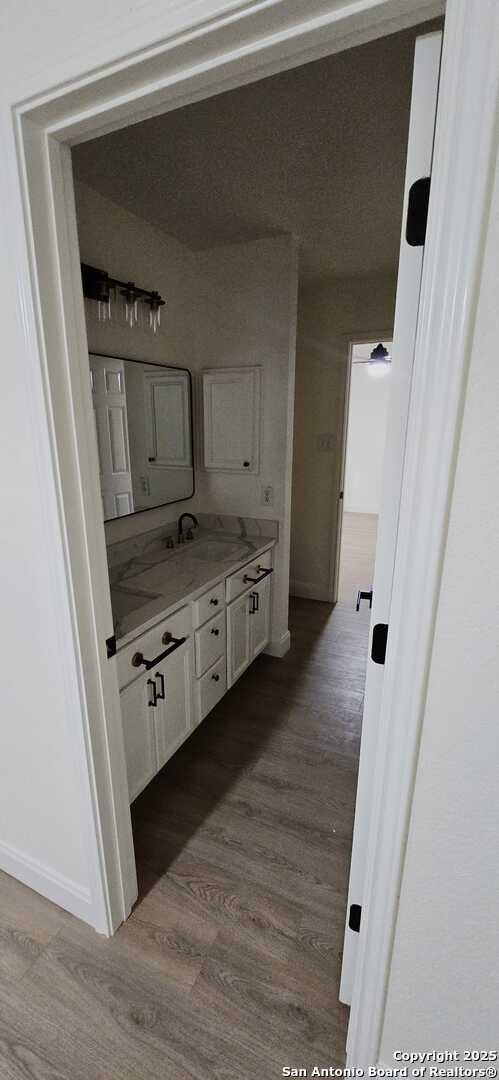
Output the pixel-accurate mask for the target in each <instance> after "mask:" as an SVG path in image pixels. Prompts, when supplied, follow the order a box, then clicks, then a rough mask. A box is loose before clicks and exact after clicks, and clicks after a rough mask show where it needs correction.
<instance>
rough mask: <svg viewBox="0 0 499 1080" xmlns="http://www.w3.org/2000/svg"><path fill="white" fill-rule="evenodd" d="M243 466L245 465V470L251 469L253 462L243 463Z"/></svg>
mask: <svg viewBox="0 0 499 1080" xmlns="http://www.w3.org/2000/svg"><path fill="white" fill-rule="evenodd" d="M243 465H244V468H245V469H249V467H250V465H251V462H250V461H243Z"/></svg>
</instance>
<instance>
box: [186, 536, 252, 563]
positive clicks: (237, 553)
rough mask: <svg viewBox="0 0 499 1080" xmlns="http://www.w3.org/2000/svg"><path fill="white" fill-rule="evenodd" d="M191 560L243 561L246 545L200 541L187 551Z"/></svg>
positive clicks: (238, 542)
mask: <svg viewBox="0 0 499 1080" xmlns="http://www.w3.org/2000/svg"><path fill="white" fill-rule="evenodd" d="M188 551H189V555H190V558H191V559H199V561H200V562H220V560H221V559H231V558H235V559H236V558H241V559H244V557H245V555H246V554H247V552H248V544H245V543H241V541H240V540H200V541H199V542H198V543H197V544H193V545H192V547H190V548H189V549H188Z"/></svg>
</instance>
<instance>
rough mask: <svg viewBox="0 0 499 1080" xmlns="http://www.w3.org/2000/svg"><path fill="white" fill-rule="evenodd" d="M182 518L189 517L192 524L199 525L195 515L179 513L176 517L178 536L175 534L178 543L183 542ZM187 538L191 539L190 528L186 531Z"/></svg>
mask: <svg viewBox="0 0 499 1080" xmlns="http://www.w3.org/2000/svg"><path fill="white" fill-rule="evenodd" d="M184 518H190V519H191V521H192V524H193V525H199V522H198V519H197V517H194V514H181V515H180V517H179V519H178V536H177V539H178V542H179V544H183V543H184V533H183V531H182V530H183V525H184ZM189 533H190V534H191V535H190V536H189ZM187 539H188V540H192V532H191V530H190V529H189V530H188V533H187Z"/></svg>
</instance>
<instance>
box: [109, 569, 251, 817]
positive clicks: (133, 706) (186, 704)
mask: <svg viewBox="0 0 499 1080" xmlns="http://www.w3.org/2000/svg"><path fill="white" fill-rule="evenodd" d="M271 561H272V560H271V551H270V550H267V551H265V552H263V554H261V555H260V556H259V557H257V558H253V559H252V561H251V562H248V563H246V564H245V565H244V566H243V567H241V568H240V569H238V570H236V571H234V573H232V574H230V575H228V576H227V577H226V578H225V579H223V578H222V580H220V581H218V582H216V584H215V585H212V586H211V587H210V588H209V589H207V590H206V591H205V592H204V593H201V595H197V596H196V594H195V599H192V600H189V599H188V598H187V597H186V602H185V603H184V607H182V608H180V609H179V610H178V611H176V612H174V614H173V615H171V616H169V617H168V618H166V619H165V618H163V619H161V620H160V622H159V623H157V624H156V625H155V626H153V627H152V628H151V629H149V630H147V631H145V632H143V633H141V634H139V635H138V636H137V637H136V638H135V639H134V640H133V641H129V642H128V644H126V645H124V646H123V647H122V648H120V649H119V650H118V653H117V657H116V660H117V671H118V681H119V685H120V691H121V693H120V697H121V712H122V720H123V737H124V743H125V756H126V765H127V776H128V791H129V797H130V802H133V800H134V799H135V798H136V797H137V795H139V794H140V792H141V791H142V790H143V789H144V788H145V787H146V785H147V784H148V783H149V781H150V780H152V779H153V777H154V776H155V775H156V773H157V772H159V770H160V769H161V768H162V767H163V765H165V763H166V762H167V761H168V760H169V758H171V756H172V754H174V753H175V751H176V750H178V748H179V746H181V745H182V743H183V742H184V741H185V739H186V738H187V737H188V736H189V735H190V734H191V732H192V731H193V730H194V728H195V727H196V726H197V724H199V723H201V721H202V720H204V718H205V717H206V716H207V715H208V713H209V712H211V710H212V709H213V708H214V706H215V705H216V704H217V703H218V702H219V701H220V700H221V698H222V697H223V696H224V694H225V693H226V690H227V688H228V687H229V686H233V684H234V683H235V682H236V680H237V679H238V678H239V676H240V675H242V673H243V671H245V670H246V668H247V667H248V666H249V664H250V663H251V661H252V660H254V658H255V656H258V653H260V652H261V651H262V649H264V648H265V646H266V645H267V643H268V641H269V637H270V595H271V585H270V581H271V577H270V575H271V573H272V566H271ZM153 661H154V663H153Z"/></svg>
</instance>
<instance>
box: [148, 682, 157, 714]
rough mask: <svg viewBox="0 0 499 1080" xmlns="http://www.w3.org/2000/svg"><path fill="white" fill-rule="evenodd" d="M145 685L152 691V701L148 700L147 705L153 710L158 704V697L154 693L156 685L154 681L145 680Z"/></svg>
mask: <svg viewBox="0 0 499 1080" xmlns="http://www.w3.org/2000/svg"><path fill="white" fill-rule="evenodd" d="M147 685H148V686H150V687H151V690H152V701H151V699H150V698H149V701H148V702H147V704H148V705H149V706H150V707H151V708H154V706H155V705H157V704H158V697H157V693H156V683H155V681H154V679H148V680H147Z"/></svg>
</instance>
